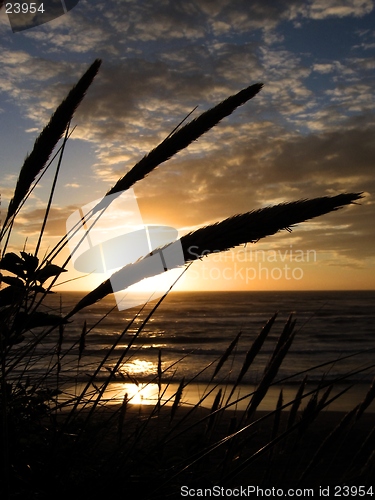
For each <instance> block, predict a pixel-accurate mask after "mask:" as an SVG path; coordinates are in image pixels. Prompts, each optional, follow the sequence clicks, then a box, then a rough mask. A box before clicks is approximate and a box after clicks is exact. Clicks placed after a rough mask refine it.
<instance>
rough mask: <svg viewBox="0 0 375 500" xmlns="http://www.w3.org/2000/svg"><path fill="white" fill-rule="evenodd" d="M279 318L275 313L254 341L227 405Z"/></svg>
mask: <svg viewBox="0 0 375 500" xmlns="http://www.w3.org/2000/svg"><path fill="white" fill-rule="evenodd" d="M276 317H277V313H275V314H274V315H273V316H272V317H271V318H270V319H269V320H268V321H267V323H266V324H265V325H264V327H263V328H262V329H261V331H260V333H259V335H258V337H257V338H256V339H255V340H254V342H253V344H252V346H251V347H250V349H249V350H248V351H247V353H246V357H245V361H244V363H243V365H242V368H241V370H240V373H239V374H238V377H237V380H236V381H235V383H234V384H233V387H232V389H231V391H230V394H229V396H228V399H227V402H226V404H228V403H229V400H230V398H231V397H232V395H233V393H234V391H235V390H236V387H238V386H239V384H240V383H241V382H242V379H243V378H244V376H245V375H246V373H247V371H248V369H249V368H250V366H251V363H252V362H253V361H254V359H255V356H256V355H257V354H258V352H259V351H260V349H261V348H262V345H263V343H264V341H265V340H266V338H267V335H268V334H269V333H270V331H271V328H272V325H273V324H274V322H275V319H276Z"/></svg>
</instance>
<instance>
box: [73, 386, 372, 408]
mask: <svg viewBox="0 0 375 500" xmlns="http://www.w3.org/2000/svg"><path fill="white" fill-rule="evenodd" d="M316 387H317V384H306V387H305V390H304V395H305V396H304V397H303V398H302V400H301V403H300V408H301V409H303V408H304V407H305V406H306V405H307V403H308V401H309V400H310V398H311V395H308V394H309V393H310V392H311V391H313V390H314V389H315V388H316ZM178 388H179V384H178V383H175V382H173V383H169V384H165V383H163V384H162V386H161V394H162V397H161V403H162V404H163V405H165V406H172V405H173V402H174V400H175V395H176V393H177V390H178ZM231 388H232V385H230V384H227V385H225V384H212V383H211V384H207V383H201V382H190V383H189V384H188V385H187V386H186V387H184V389H183V391H182V396H181V401H180V405H181V406H183V407H185V408H191V407H193V406H194V405H196V404H198V402H200V401H201V403H200V405H199V406H200V407H202V408H205V409H210V408H211V407H212V405H213V403H214V400H215V397H216V395H217V393H218V391H219V390H220V389H222V400H221V401H222V402H221V406H227V405H228V408H227V410H228V411H229V410H231V409H233V410H236V411H245V410H246V408H247V406H248V404H249V402H250V400H251V397H252V396H251V395H252V394H253V393H254V389H255V387H254V386H253V385H247V384H242V385H240V386H239V387H237V388H236V390H235V392H234V394H233V395H232V397H231V398H230V400H229V403H228V396H229V393H230V391H231ZM298 388H299V384H293V385H291V384H284V385H276V384H275V385H273V386H271V387H270V388H269V389H268V392H267V394H266V395H265V397H264V398H263V400H262V401H261V403H260V404H259V407H258V411H267V412H270V411H273V410H275V409H276V405H277V401H278V399H279V396H280V390H282V391H283V405H285V406H286V407H285V408H283V411H285V412H288V411H289V410H290V408H291V406H292V402H293V400H294V399H295V397H296V393H297V391H298ZM348 388H349V389H348ZM369 388H370V385H369V384H356V385H354V386H353V387H350V385H349V384H346V385H345V384H334V386H333V389H332V391H331V393H330V394H329V398H328V399H331V398H333V397H334V396H336V395H338V394H339V393H340V392H341V391H344V390H346V389H348V390H347V392H345V393H344V394H342V395H341V396H339V397H338V398H337V399H335V400H334V401H332V403H331V404H330V405H328V406H327V407H326V408H325V411H328V412H341V413H345V412H348V411H350V410H352V409H353V408H354V406H356V405H357V404H360V403H361V402H362V401H363V400H364V398H365V396H366V394H367V392H368V390H369ZM75 389H76V388H75V387H73V386H71V388H70V391H71V393H72V392H73V390H75ZM78 389H79V386H78ZM326 390H327V386H325V387H323V388H322V389H321V390H320V392H319V398H321V397H322V395H323V393H324V392H325V391H326ZM79 392H80V391H79V390H78V393H79ZM158 392H159V388H158V385H157V383H155V382H153V383H150V382H144V383H142V382H139V384H138V386H137V385H136V384H134V383H130V382H129V383H127V382H112V383H111V384H110V385H109V387H108V388H107V390H106V391H105V393H104V396H103V399H102V402H101V404H104V403H105V404H107V405H109V406H115V405H119V404H121V403H122V402H123V400H124V396H125V394H126V395H127V399H128V405H131V406H140V405H141V406H145V407H153V406H155V405H156V403H157V401H158ZM246 396H247V397H246ZM236 401H237V402H236ZM288 403H290V404H289V405H288ZM366 412H367V413H371V414H374V413H375V400H374V401H373V402H372V403H371V404H370V405H369V407H368V408H367V409H366Z"/></svg>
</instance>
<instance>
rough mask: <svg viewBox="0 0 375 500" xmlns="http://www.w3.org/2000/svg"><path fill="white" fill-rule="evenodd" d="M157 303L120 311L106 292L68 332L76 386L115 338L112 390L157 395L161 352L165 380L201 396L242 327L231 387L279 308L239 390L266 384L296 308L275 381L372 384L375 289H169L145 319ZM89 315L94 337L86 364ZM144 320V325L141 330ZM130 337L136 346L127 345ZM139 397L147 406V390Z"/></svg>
mask: <svg viewBox="0 0 375 500" xmlns="http://www.w3.org/2000/svg"><path fill="white" fill-rule="evenodd" d="M82 295H83V294H82V293H77V292H63V293H61V294H56V295H54V296H53V297H52V299H49V310H53V311H55V312H59V311H60V309H61V312H62V313H66V312H68V311H69V310H70V309H71V308H72V306H73V305H74V304H75V303H76V302H77V301H78V300H79V299H80V298H81V297H82ZM60 301H61V305H60ZM154 304H155V302H153V303H150V304H148V305H147V306H146V307H145V309H144V310H142V311H141V312H140V313H139V309H137V308H133V309H129V310H125V311H118V310H117V308H116V305H115V301H114V299H113V297H107V298H105V299H104V300H102V301H101V302H99V303H97V304H95V305H93V306H90V307H88V308H86V309H84V310H82V311H81V312H79V313H78V314H77V315H76V317H75V318H74V321H72V322H71V323H69V324H68V325H66V327H65V330H64V336H63V344H62V351H61V352H62V355H63V357H62V358H61V372H60V377H61V380H62V381H63V380H66V384H70V385H72V383H73V381H74V384H75V387H76V389H75V390H77V384H79V386H80V387H81V386H83V385H84V384H85V382H86V381H87V380H88V377H89V375H90V374H92V373H93V372H94V370H95V368H96V367H97V366H98V364H99V363H100V361H101V360H102V359H103V357H104V356H106V355H108V353H109V352H110V349H111V346H112V345H113V343H114V342H118V345H117V347H116V348H115V349H114V351H113V352H112V353H111V354H110V355H109V356H108V359H107V360H106V362H105V363H104V366H103V368H102V370H101V371H100V372H99V373H98V375H97V377H96V379H95V380H96V384H98V385H99V384H100V383H101V382H102V381H103V380H105V378H106V377H107V375H108V373H109V370H111V369H112V368H113V367H114V366H115V365H116V363H117V361H118V359H119V358H120V357H122V358H123V359H121V362H120V363H119V366H118V370H117V372H116V374H115V378H114V379H113V383H112V385H111V387H112V389H116V390H118V389H120V390H119V393H120V396H121V395H122V396H123V394H124V391H127V392H128V393H129V391H130V392H131V387H133V393H134V398H135V399H136V396H135V394H136V393H137V394H138V393H139V387H153V388H154V393H155V390H156V387H157V384H156V381H157V372H158V360H159V356H160V359H161V367H162V371H163V372H162V381H163V383H164V384H166V386H168V384H169V385H170V387H174V386H175V385H176V384H178V383H179V382H180V381H181V380H182V379H184V381H185V383H186V382H190V387H193V384H196V387H199V390H198V392H199V391H201V390H203V389H202V387H204V385H205V384H206V385H207V384H209V383H211V382H212V380H211V379H212V374H213V370H214V369H215V366H216V365H217V363H218V360H219V359H220V358H221V356H222V355H223V353H224V352H225V350H226V349H227V347H228V346H229V344H230V342H231V341H232V340H233V339H234V338H235V337H236V335H237V334H238V333H239V332H241V336H240V339H239V341H238V344H237V346H236V348H235V349H234V351H233V354H232V355H231V356H230V358H229V359H228V360H227V361H226V363H225V364H224V366H223V367H222V369H221V371H220V372H219V374H218V375H217V376H216V378H215V381H217V383H218V384H224V386H226V387H227V386H230V384H231V383H233V381H234V380H235V379H236V376H237V375H238V373H239V371H240V369H241V367H242V365H243V362H244V359H245V357H246V353H247V352H248V350H249V349H250V347H251V345H252V343H253V341H254V339H255V338H256V337H257V335H258V334H259V332H260V330H261V328H262V327H263V326H264V325H265V323H266V322H267V320H269V318H270V317H271V316H272V315H273V314H274V313H276V312H277V313H278V315H277V319H276V321H275V324H274V325H273V327H272V329H271V332H270V334H269V336H268V337H267V340H266V341H265V343H264V345H263V347H262V349H261V351H260V352H259V354H258V355H257V357H256V358H255V360H254V362H253V363H252V365H251V366H250V368H249V370H248V371H247V373H246V375H245V376H244V378H243V380H242V384H241V386H244V387H246V388H249V387H255V386H256V384H257V383H259V381H260V380H261V377H262V375H263V371H264V368H265V366H266V364H267V362H268V360H269V359H270V356H271V355H272V352H273V350H274V348H275V345H276V342H277V339H278V336H279V335H280V333H281V331H282V329H283V327H284V324H285V322H286V321H287V319H288V317H289V316H290V314H293V318H295V319H296V326H295V329H296V336H295V338H294V341H293V343H292V346H291V348H290V349H289V352H288V354H287V356H286V358H285V359H284V361H283V363H282V365H281V367H280V369H279V371H278V374H277V376H276V378H275V382H277V384H275V387H278V388H280V387H287V388H288V389H289V390H290V391H292V392H293V391H295V390H296V389H297V388H298V384H300V382H301V381H302V380H303V378H304V377H305V376H307V377H308V382H309V383H310V384H317V383H319V381H321V380H322V378H324V380H325V381H328V380H332V381H334V380H337V379H339V378H340V377H343V379H342V380H340V381H339V386H340V387H341V385H340V384H342V383H348V384H352V383H356V384H359V385H358V387H359V386H361V387H364V385H365V384H370V383H371V381H372V380H373V378H374V375H375V359H374V349H375V332H374V325H375V307H374V305H375V291H321V292H317V291H306V292H304V291H298V292H255V291H251V292H170V293H169V294H168V296H167V297H166V298H165V300H164V301H163V302H162V303H161V304H160V305H159V307H158V308H157V310H156V311H155V312H154V313H153V314H152V316H151V317H150V319H149V320H148V321H147V323H146V324H144V319H145V317H146V316H147V314H148V313H149V312H150V310H151V309H152V307H153V305H154ZM111 309H113V310H112V312H111V313H110V314H108V315H107V316H106V314H107V313H108V311H109V310H111ZM138 313H139V316H138V317H137V314H138ZM135 317H136V319H135V321H134V322H133V323H132V325H131V327H129V328H128V330H127V331H126V333H125V334H123V335H122V332H123V331H124V329H126V327H127V326H128V325H129V323H130V322H131V321H133V320H134V318H135ZM84 321H86V324H87V331H88V333H87V334H86V337H85V346H84V349H83V352H82V356H81V359H80V360H78V352H79V347H78V346H79V338H80V334H81V331H82V327H83V324H84ZM95 325H96V326H95ZM141 325H143V326H142V331H141V332H140V333H139V334H138V335H137V334H136V332H137V330H138V329H139V327H140V326H141ZM135 335H136V338H135V337H134V336H135ZM56 341H57V334H51V335H49V336H48V338H46V339H45V341H44V342H43V344H42V345H41V346H39V348H38V356H36V357H35V362H34V364H33V373H34V374H37V373H38V372H40V374H42V373H43V372H45V367H46V360H47V359H48V363H49V366H53V363H54V362H53V360H54V359H55V358H56V354H55V353H56ZM129 342H134V343H132V345H131V347H130V348H129V349H126V348H127V346H128V344H129ZM170 387H169V386H168V390H169V389H170ZM135 388H138V389H135ZM137 391H138V392H137ZM146 392H147V391H146V390H145V392H144V393H143V395H142V396H141V398H142V400H143V401H145V400H146V399H147V398H148V397H150V398H151V399H152V397H151V396H150V394H148V395H147V394H146ZM359 392H361V391H359ZM362 392H363V390H362ZM362 392H361V394H362ZM111 394H112V395H113V397H114V399H116V401H117V400H118V399H119V398H120V399H121V397H120V396H115V395H114V392H112V393H111ZM137 398H138V399H137V401H138V402H139V394H138V395H137Z"/></svg>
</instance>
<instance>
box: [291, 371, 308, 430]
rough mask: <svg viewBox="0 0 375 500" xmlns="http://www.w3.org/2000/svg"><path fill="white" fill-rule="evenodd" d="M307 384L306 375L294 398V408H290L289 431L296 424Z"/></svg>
mask: <svg viewBox="0 0 375 500" xmlns="http://www.w3.org/2000/svg"><path fill="white" fill-rule="evenodd" d="M306 382H307V375H305V377H304V379H303V380H302V382H301V384H300V386H299V387H298V390H297V394H296V397H295V398H294V400H293V404H292V407H291V408H290V411H289V417H288V423H287V426H286V427H287V429H289V427H292V425H293V424H294V422H295V420H296V416H297V412H298V408H299V407H300V405H301V401H302V394H303V391H304V390H305V387H306Z"/></svg>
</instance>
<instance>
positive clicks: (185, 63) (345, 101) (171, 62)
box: [0, 0, 375, 290]
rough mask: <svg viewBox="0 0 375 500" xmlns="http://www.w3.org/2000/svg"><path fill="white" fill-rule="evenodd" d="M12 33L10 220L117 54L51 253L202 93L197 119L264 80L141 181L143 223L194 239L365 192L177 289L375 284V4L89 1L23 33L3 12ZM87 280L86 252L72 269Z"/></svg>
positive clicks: (1, 88)
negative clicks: (33, 155) (227, 225)
mask: <svg viewBox="0 0 375 500" xmlns="http://www.w3.org/2000/svg"><path fill="white" fill-rule="evenodd" d="M0 32H1V50H0V119H1V123H0V127H1V130H0V164H1V180H0V183H1V186H0V189H1V196H2V207H1V208H2V212H3V217H4V214H5V210H6V208H7V204H8V202H9V200H10V198H11V196H12V192H13V189H14V186H15V183H16V180H17V175H18V172H19V169H20V167H21V165H22V163H23V160H24V158H25V156H26V154H27V152H30V151H31V149H32V146H33V143H34V141H35V139H36V137H37V135H38V134H39V133H40V131H41V130H42V129H43V127H44V126H45V124H46V123H47V122H48V120H49V117H50V116H51V114H52V113H53V111H54V109H55V108H56V107H57V106H58V104H59V103H60V102H61V101H62V100H63V98H64V97H65V95H66V94H67V93H68V91H69V90H70V88H71V87H72V86H73V85H74V84H75V83H76V82H77V81H78V79H79V78H80V76H81V75H82V74H83V73H84V71H85V70H86V69H87V68H88V66H89V65H90V64H91V63H92V62H93V61H94V60H95V59H96V58H101V59H102V61H103V63H102V66H101V69H100V71H99V74H98V75H97V77H96V78H95V80H94V83H93V84H92V86H91V87H90V89H89V91H88V92H87V95H86V97H85V99H84V101H83V102H82V103H81V105H80V107H79V109H78V110H77V112H76V114H75V117H74V120H73V125H76V129H75V131H74V133H73V135H72V137H71V139H70V140H69V141H68V145H67V151H66V153H65V155H64V160H63V166H62V172H61V174H60V176H59V183H58V188H57V191H56V194H55V197H54V204H53V208H52V210H51V216H50V221H49V224H48V226H47V230H46V234H45V238H44V241H43V249H44V250H45V249H46V248H48V247H51V246H53V245H54V244H55V243H56V242H57V241H58V240H59V239H60V238H61V237H63V236H64V234H65V231H66V220H67V219H68V217H69V216H70V215H71V214H72V213H73V212H75V211H76V210H77V209H78V208H79V207H82V206H84V205H86V204H88V203H90V202H92V201H93V200H95V199H98V198H100V197H101V196H103V195H104V194H105V193H106V192H107V191H108V189H109V188H110V187H111V186H113V185H114V183H115V182H116V180H117V179H118V178H119V177H121V176H123V175H124V174H125V173H126V172H127V171H128V170H129V169H130V168H131V167H132V166H133V165H134V164H135V163H136V162H137V161H138V160H139V159H141V158H142V157H143V156H144V155H145V154H146V153H147V152H148V151H149V150H150V149H152V148H153V147H155V146H156V145H157V144H158V143H159V142H160V141H161V140H163V139H164V138H165V137H166V136H167V135H168V134H169V133H170V132H171V130H173V128H174V127H175V126H176V125H177V124H178V123H179V122H180V121H181V120H182V119H183V118H184V117H185V116H186V115H187V114H188V113H189V112H190V111H192V110H193V109H194V108H195V107H196V106H198V108H197V109H196V110H195V111H194V113H193V115H192V116H193V117H195V116H198V114H199V113H201V112H203V111H205V110H206V109H208V108H210V107H212V106H213V105H215V104H217V103H219V102H220V101H221V100H223V99H225V98H226V97H228V96H229V95H231V94H234V93H236V92H238V91H239V90H241V89H242V88H244V87H247V86H248V85H250V84H253V83H257V82H262V83H263V84H264V87H263V89H262V91H261V92H260V93H259V94H258V95H257V96H256V97H254V98H253V99H252V100H251V101H249V102H248V103H246V104H245V105H244V106H242V107H241V108H239V109H238V110H237V111H236V112H235V113H234V114H233V115H232V116H231V117H229V118H226V119H224V120H223V121H222V122H221V123H220V124H219V125H218V126H216V127H215V128H214V129H212V130H211V131H210V132H208V133H207V134H206V135H204V136H203V137H201V138H200V139H199V140H198V141H196V142H195V143H194V144H192V145H191V146H189V148H187V149H186V150H184V151H182V152H180V153H179V154H177V155H176V156H175V157H174V158H172V159H171V160H169V161H168V162H166V163H164V164H162V165H161V166H159V167H158V168H157V169H156V170H154V171H153V172H152V173H150V174H149V175H148V176H147V177H146V178H145V179H143V180H142V181H140V182H138V183H137V184H136V185H135V186H134V192H135V196H136V198H137V202H138V206H139V210H140V213H141V216H142V220H143V222H144V223H145V224H162V225H167V226H172V227H174V228H176V229H178V231H179V233H180V234H181V235H182V234H185V233H186V232H188V231H190V230H193V229H196V228H198V227H201V226H203V225H207V224H210V223H213V222H216V221H219V220H222V219H225V218H226V217H229V216H231V215H234V214H237V213H243V212H247V211H250V210H253V209H257V208H260V207H265V206H269V205H272V204H277V203H281V202H285V201H293V200H298V199H305V198H313V197H319V196H326V195H335V194H338V193H342V192H363V193H364V199H363V200H362V202H361V204H360V205H355V206H351V207H347V208H344V209H342V210H340V211H338V212H335V213H332V214H329V215H326V216H323V217H320V218H317V219H314V220H313V221H309V222H306V223H304V224H300V225H299V226H298V227H296V228H294V229H293V231H292V233H288V232H286V231H285V232H281V233H279V234H278V235H275V236H272V237H269V238H266V239H264V240H261V241H260V242H258V243H257V244H255V245H253V244H251V245H247V246H246V247H241V248H239V249H237V250H235V251H230V252H227V253H226V254H220V255H213V256H211V257H208V258H204V259H202V261H199V262H197V263H194V264H193V265H192V266H191V267H190V269H189V270H188V271H187V272H186V273H185V274H184V276H183V278H182V279H181V280H180V282H179V283H178V285H177V289H180V290H187V289H189V290H314V289H315V290H317V289H319V290H321V289H329V290H335V289H375V273H374V262H375V259H374V243H375V230H374V224H373V220H374V215H375V213H374V212H375V211H374V194H373V193H374V190H375V181H374V175H373V170H374V158H375V154H374V152H375V151H374V150H375V141H374V139H373V138H374V131H375V120H374V92H373V90H374V75H375V71H374V70H375V59H374V49H375V9H374V2H373V1H372V0H324V1H323V0H308V1H304V2H301V1H300V0H298V1H297V0H285V1H284V0H254V1H251V2H249V1H248V0H215V1H213V0H199V1H198V0H196V1H192V0H160V1H158V2H155V1H152V0H143V1H137V0H107V1H106V2H104V1H98V0H91V1H90V2H89V1H86V0H81V1H80V2H79V3H78V4H77V6H76V7H74V8H73V9H72V10H70V11H69V12H68V13H67V14H65V15H63V16H61V17H59V18H57V19H55V20H53V21H51V22H49V23H46V24H43V25H40V26H37V27H34V28H31V29H28V30H25V31H21V32H16V33H13V32H12V30H11V27H10V24H9V20H8V17H7V15H6V13H5V10H4V9H2V10H1V11H0ZM52 175H53V171H52V170H51V172H48V173H47V174H46V176H45V177H44V178H43V179H42V181H41V183H40V185H38V187H37V188H36V189H35V191H34V192H33V194H32V196H31V197H30V199H29V201H28V203H27V205H26V206H25V207H24V209H23V210H22V212H21V213H20V215H19V217H18V223H17V224H16V225H15V227H14V232H13V236H12V240H11V242H10V249H12V250H14V251H17V250H20V249H22V247H23V246H24V244H25V241H26V238H27V242H26V247H25V248H26V250H27V251H29V252H32V251H33V248H34V247H35V242H36V239H37V236H38V234H39V230H40V227H41V220H42V219H41V218H42V216H43V213H44V209H45V205H46V201H47V199H48V195H49V189H50V186H51V182H52ZM66 252H67V251H66ZM66 255H67V254H66V253H65V252H63V253H62V255H61V259H62V258H63V257H66ZM82 276H83V274H82V273H79V272H78V271H76V270H75V269H74V268H73V266H72V264H70V265H69V273H64V279H71V278H74V277H82ZM102 278H103V276H102V275H99V274H96V275H95V276H94V275H90V276H89V277H88V278H82V279H78V280H75V281H72V282H69V283H67V284H65V285H61V286H60V290H62V289H88V288H90V287H92V286H95V284H96V283H99V282H100V281H101V280H102Z"/></svg>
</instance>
